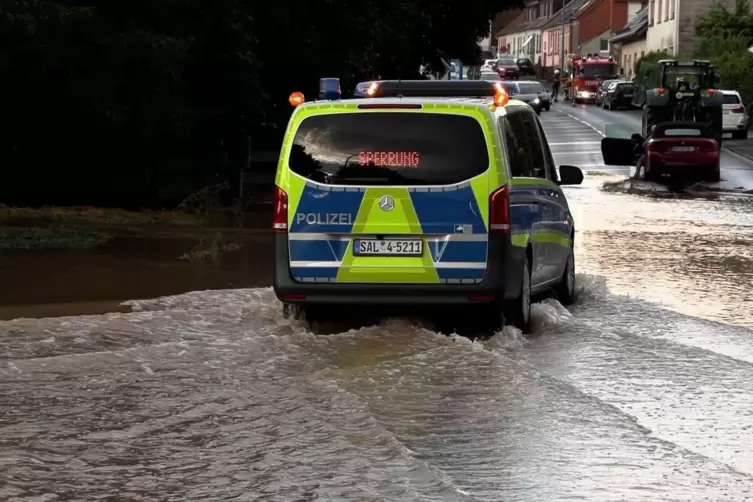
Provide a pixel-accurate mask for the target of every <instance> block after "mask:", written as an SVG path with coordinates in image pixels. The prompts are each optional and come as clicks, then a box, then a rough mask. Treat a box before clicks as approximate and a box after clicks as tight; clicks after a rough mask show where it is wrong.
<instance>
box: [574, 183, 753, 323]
mask: <svg viewBox="0 0 753 502" xmlns="http://www.w3.org/2000/svg"><path fill="white" fill-rule="evenodd" d="M621 179H624V177H619V176H610V177H609V179H607V180H606V181H605V178H604V177H595V178H594V177H592V178H590V179H588V180H587V183H586V185H587V186H588V187H589V188H592V189H591V190H585V191H584V190H571V191H568V193H567V196H568V200H569V201H570V202H571V204H572V207H573V213H574V217H575V221H576V222H578V228H577V230H578V236H577V239H576V256H578V257H579V266H580V270H581V271H583V272H586V273H588V274H594V275H601V276H606V277H608V279H609V287H610V289H611V290H612V291H613V292H615V293H619V294H624V295H630V296H633V297H639V298H644V299H648V300H651V301H654V302H657V303H660V304H662V305H665V306H667V307H669V308H671V309H673V310H677V311H679V312H683V313H685V314H688V315H693V316H698V317H703V318H706V319H711V320H719V321H723V322H727V323H731V324H736V325H741V326H747V327H753V309H751V308H750V305H752V304H753V287H752V286H753V203H752V202H753V199H751V198H750V197H745V198H734V197H722V198H719V199H716V200H715V199H706V198H694V197H683V198H668V199H667V198H658V199H657V198H651V197H647V196H646V193H650V192H652V191H654V190H655V189H657V188H656V185H655V184H646V183H645V182H633V185H635V186H636V187H637V188H636V190H638V189H640V190H639V193H625V192H624V191H623V192H617V193H615V192H614V191H610V192H604V191H599V190H593V188H594V187H596V186H601V185H605V184H606V185H609V186H617V185H615V184H619V182H618V181H616V180H621ZM619 186H622V185H619ZM664 193H666V190H664Z"/></svg>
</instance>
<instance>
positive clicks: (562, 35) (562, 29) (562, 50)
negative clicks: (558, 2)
mask: <svg viewBox="0 0 753 502" xmlns="http://www.w3.org/2000/svg"><path fill="white" fill-rule="evenodd" d="M566 2H567V0H562V10H561V11H560V14H561V15H562V19H561V20H560V78H562V77H563V76H564V75H565V3H566ZM570 36H571V37H572V34H571V35H570Z"/></svg>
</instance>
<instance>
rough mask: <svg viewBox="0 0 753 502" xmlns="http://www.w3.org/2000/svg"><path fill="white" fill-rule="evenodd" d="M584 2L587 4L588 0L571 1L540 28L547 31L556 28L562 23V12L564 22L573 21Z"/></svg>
mask: <svg viewBox="0 0 753 502" xmlns="http://www.w3.org/2000/svg"><path fill="white" fill-rule="evenodd" d="M586 2H588V0H572V1H571V2H570V3H568V4H567V5H565V8H564V9H560V10H558V11H557V12H555V13H554V14H553V15H552V17H550V18H549V19H548V20H547V22H546V23H545V24H544V26H542V27H541V28H542V29H543V30H547V29H549V28H554V27H555V26H558V25H559V24H560V23H561V22H562V11H563V10H564V11H565V22H570V21H574V20H575V18H577V17H578V11H579V10H580V8H581V7H583V5H585V4H586Z"/></svg>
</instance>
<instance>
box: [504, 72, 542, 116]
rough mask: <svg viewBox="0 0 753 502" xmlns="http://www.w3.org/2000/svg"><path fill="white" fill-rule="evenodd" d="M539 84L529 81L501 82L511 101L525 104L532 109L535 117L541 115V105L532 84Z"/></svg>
mask: <svg viewBox="0 0 753 502" xmlns="http://www.w3.org/2000/svg"><path fill="white" fill-rule="evenodd" d="M534 83H535V84H539V85H541V84H540V83H539V82H530V81H522V80H521V81H518V82H509V81H507V82H502V85H503V86H504V87H505V91H506V92H507V94H508V96H510V97H511V98H512V99H517V100H518V101H522V102H524V103H527V104H528V105H530V106H531V108H533V109H534V111H535V112H536V114H537V115H541V110H542V107H543V104H542V102H541V99H540V98H539V94H538V92H537V91H536V89H535V88H534V87H533V85H532V84H534Z"/></svg>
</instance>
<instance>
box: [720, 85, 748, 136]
mask: <svg viewBox="0 0 753 502" xmlns="http://www.w3.org/2000/svg"><path fill="white" fill-rule="evenodd" d="M722 94H724V105H723V110H722V113H723V115H722V128H723V129H722V138H735V137H737V138H742V139H748V125H749V120H750V118H749V117H748V110H747V109H746V108H745V105H743V100H742V98H741V97H740V93H739V92H737V91H724V90H723V91H722Z"/></svg>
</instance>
